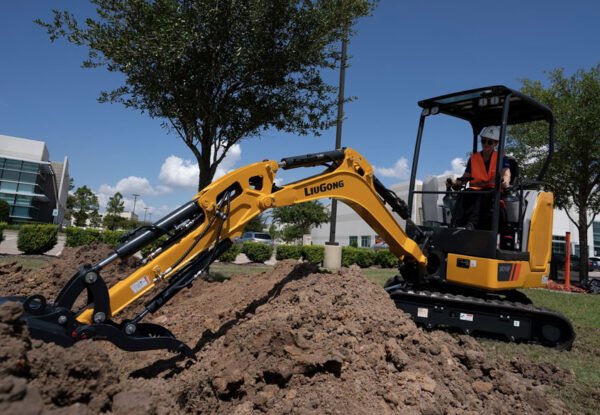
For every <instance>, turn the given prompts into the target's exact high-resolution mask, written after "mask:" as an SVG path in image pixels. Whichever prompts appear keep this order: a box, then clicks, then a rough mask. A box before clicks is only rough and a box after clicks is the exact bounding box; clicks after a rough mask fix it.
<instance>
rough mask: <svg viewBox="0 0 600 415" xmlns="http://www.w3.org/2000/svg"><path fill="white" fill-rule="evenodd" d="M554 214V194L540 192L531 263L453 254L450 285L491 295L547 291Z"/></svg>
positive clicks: (531, 234) (531, 235)
mask: <svg viewBox="0 0 600 415" xmlns="http://www.w3.org/2000/svg"><path fill="white" fill-rule="evenodd" d="M553 210H554V197H553V195H552V193H549V192H540V193H539V194H538V197H537V200H536V204H535V208H534V210H533V214H532V217H531V224H530V229H529V240H528V244H527V249H528V252H529V261H503V260H499V259H493V258H479V257H472V256H468V255H456V254H452V253H450V254H448V259H447V264H448V265H447V269H446V279H447V281H449V282H452V283H456V284H460V285H466V286H472V287H477V288H482V289H485V290H489V291H501V290H512V289H517V288H540V287H545V286H546V285H547V284H548V276H549V274H550V255H551V254H552V214H553Z"/></svg>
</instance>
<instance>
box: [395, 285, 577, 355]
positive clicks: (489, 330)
mask: <svg viewBox="0 0 600 415" xmlns="http://www.w3.org/2000/svg"><path fill="white" fill-rule="evenodd" d="M386 291H388V293H389V294H390V297H391V298H392V299H393V300H394V302H395V303H396V306H397V307H398V308H400V309H402V310H404V311H405V312H407V313H409V314H411V316H412V318H413V320H414V321H415V322H416V323H417V324H419V325H421V326H425V327H426V328H428V329H433V328H451V329H456V330H460V331H462V332H464V333H466V334H474V335H477V334H480V335H482V336H484V337H485V336H487V337H490V336H491V337H494V338H504V339H506V340H509V341H517V342H526V343H531V344H540V345H542V346H547V347H554V348H557V349H559V350H569V349H570V348H571V346H572V344H573V341H574V340H575V331H574V329H573V325H572V324H571V322H570V321H569V320H568V319H567V318H566V317H565V316H563V315H562V314H559V313H557V312H555V311H552V310H548V309H545V308H541V307H536V306H533V305H531V304H522V303H514V302H511V301H506V300H490V299H484V298H480V297H471V296H464V295H456V294H449V293H442V292H436V291H426V290H415V289H408V290H407V289H404V288H402V287H401V286H400V285H393V286H389V287H387V288H386ZM419 309H420V313H419ZM426 310H427V311H426ZM461 313H462V314H461ZM419 314H420V316H419ZM424 314H428V315H427V317H425V316H424Z"/></svg>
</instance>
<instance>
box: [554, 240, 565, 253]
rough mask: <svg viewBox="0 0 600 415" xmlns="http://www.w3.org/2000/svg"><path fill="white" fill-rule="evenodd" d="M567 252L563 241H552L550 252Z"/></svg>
mask: <svg viewBox="0 0 600 415" xmlns="http://www.w3.org/2000/svg"><path fill="white" fill-rule="evenodd" d="M566 252H567V249H566V248H565V243H564V242H560V241H558V242H557V241H552V253H553V254H558V255H562V256H564V255H565V254H566Z"/></svg>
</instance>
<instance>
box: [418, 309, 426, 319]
mask: <svg viewBox="0 0 600 415" xmlns="http://www.w3.org/2000/svg"><path fill="white" fill-rule="evenodd" d="M417 317H422V318H427V317H429V309H428V308H421V307H418V308H417Z"/></svg>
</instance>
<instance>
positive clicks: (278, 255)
mask: <svg viewBox="0 0 600 415" xmlns="http://www.w3.org/2000/svg"><path fill="white" fill-rule="evenodd" d="M300 257H302V249H301V247H299V246H298V245H277V249H276V250H275V259H277V261H283V260H284V259H300Z"/></svg>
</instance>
